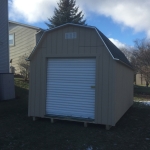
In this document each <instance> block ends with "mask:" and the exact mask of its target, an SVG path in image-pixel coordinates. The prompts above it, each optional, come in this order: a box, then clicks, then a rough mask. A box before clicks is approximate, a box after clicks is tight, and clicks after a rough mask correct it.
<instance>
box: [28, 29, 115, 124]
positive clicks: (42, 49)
mask: <svg viewBox="0 0 150 150" xmlns="http://www.w3.org/2000/svg"><path fill="white" fill-rule="evenodd" d="M68 32H76V33H77V38H76V39H68V40H66V39H65V33H68ZM48 58H96V81H95V83H96V89H95V123H99V124H108V125H112V124H113V121H112V118H113V117H114V113H113V112H112V111H113V110H112V107H113V106H114V104H113V100H114V87H113V86H114V84H113V82H114V64H115V62H114V60H113V59H112V57H111V56H110V54H109V52H108V50H107V49H106V47H105V45H104V44H103V42H102V41H101V39H100V37H99V36H98V34H97V33H96V31H95V29H89V28H88V29H86V28H82V27H75V26H67V27H63V28H61V29H57V30H54V31H51V32H50V33H47V34H46V35H45V36H44V38H43V39H42V41H41V44H40V45H39V48H38V49H36V51H35V53H34V55H32V58H31V66H30V70H31V74H30V81H31V82H30V83H29V89H30V90H29V107H28V108H29V109H28V115H29V116H35V117H45V109H46V82H47V81H46V75H47V59H48ZM39 91H40V92H39Z"/></svg>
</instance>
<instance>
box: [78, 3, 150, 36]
mask: <svg viewBox="0 0 150 150" xmlns="http://www.w3.org/2000/svg"><path fill="white" fill-rule="evenodd" d="M78 1H79V2H80V4H81V6H82V7H83V8H84V9H86V11H87V10H88V11H89V10H90V11H93V12H95V13H97V14H102V15H105V16H106V17H111V18H112V19H113V21H114V22H116V23H119V24H122V25H124V26H127V27H131V28H133V29H134V31H135V32H140V31H145V32H146V33H147V35H148V36H149V37H150V19H149V14H150V9H149V8H150V1H149V0H124V1H121V0H111V1H110V0H105V1H104V0H94V2H93V1H91V0H86V3H83V2H81V0H78Z"/></svg>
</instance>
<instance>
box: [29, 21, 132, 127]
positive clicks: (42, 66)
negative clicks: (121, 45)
mask: <svg viewBox="0 0 150 150" xmlns="http://www.w3.org/2000/svg"><path fill="white" fill-rule="evenodd" d="M28 60H29V61H30V63H31V67H30V87H29V88H30V90H29V109H28V115H29V116H32V117H34V118H35V117H41V118H51V119H52V120H53V118H54V119H64V120H75V121H83V122H87V123H88V122H91V123H95V124H104V125H110V126H115V124H116V122H117V121H118V120H119V119H120V118H121V117H122V116H123V114H124V113H125V112H126V111H127V110H128V109H129V108H130V106H131V105H132V104H133V70H132V67H131V65H130V63H129V62H128V60H127V58H126V57H125V56H124V54H123V53H122V52H121V51H120V50H119V49H118V48H117V47H116V46H115V45H114V44H113V43H112V42H111V41H110V40H109V39H108V38H107V37H106V36H105V35H104V34H103V33H102V32H100V31H99V30H98V29H97V28H95V27H90V26H81V25H76V24H65V25H62V26H59V27H56V28H53V29H51V30H47V31H45V32H44V34H43V36H42V37H41V39H40V41H39V43H38V44H37V46H36V47H35V49H34V50H33V52H32V53H31V55H30V57H29V58H28Z"/></svg>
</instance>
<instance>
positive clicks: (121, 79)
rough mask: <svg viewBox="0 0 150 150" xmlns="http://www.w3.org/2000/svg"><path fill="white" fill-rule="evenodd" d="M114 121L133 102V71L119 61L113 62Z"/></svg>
mask: <svg viewBox="0 0 150 150" xmlns="http://www.w3.org/2000/svg"><path fill="white" fill-rule="evenodd" d="M115 63H116V65H115V66H116V67H115V70H116V71H115V107H114V110H115V119H114V120H115V122H114V123H116V122H117V121H118V120H119V119H120V118H121V117H122V116H123V114H124V113H125V112H126V111H127V110H128V109H129V108H130V107H131V106H132V104H133V78H134V73H133V70H132V69H129V68H128V67H126V66H125V65H122V64H121V63H118V62H115Z"/></svg>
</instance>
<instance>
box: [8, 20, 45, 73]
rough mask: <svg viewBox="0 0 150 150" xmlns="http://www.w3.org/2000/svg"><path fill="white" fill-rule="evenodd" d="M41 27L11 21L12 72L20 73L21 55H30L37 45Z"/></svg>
mask: <svg viewBox="0 0 150 150" xmlns="http://www.w3.org/2000/svg"><path fill="white" fill-rule="evenodd" d="M41 31H43V30H42V29H41V28H38V27H34V26H30V25H26V24H22V23H18V22H14V21H9V47H10V66H11V72H13V73H15V74H20V68H19V66H18V60H19V57H20V56H23V55H25V54H26V55H29V54H30V53H31V52H32V50H33V48H34V47H35V45H36V41H37V40H38V39H36V34H37V33H39V34H41V33H42V32H41Z"/></svg>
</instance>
